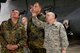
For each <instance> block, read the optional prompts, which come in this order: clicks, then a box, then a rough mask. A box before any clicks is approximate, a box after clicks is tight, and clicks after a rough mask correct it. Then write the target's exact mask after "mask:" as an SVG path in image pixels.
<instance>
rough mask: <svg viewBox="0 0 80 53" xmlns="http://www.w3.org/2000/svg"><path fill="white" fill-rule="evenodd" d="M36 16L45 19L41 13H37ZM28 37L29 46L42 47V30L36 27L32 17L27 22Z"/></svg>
mask: <svg viewBox="0 0 80 53" xmlns="http://www.w3.org/2000/svg"><path fill="white" fill-rule="evenodd" d="M38 18H39V19H40V20H42V21H45V20H44V16H43V15H42V14H40V15H38ZM28 38H29V39H28V41H29V42H28V44H29V47H30V48H43V41H44V30H43V29H41V28H38V27H36V26H35V25H34V24H33V22H32V18H31V19H30V20H29V24H28Z"/></svg>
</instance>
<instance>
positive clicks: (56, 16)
mask: <svg viewBox="0 0 80 53" xmlns="http://www.w3.org/2000/svg"><path fill="white" fill-rule="evenodd" d="M48 14H52V15H54V16H55V19H56V18H57V14H55V13H54V12H48Z"/></svg>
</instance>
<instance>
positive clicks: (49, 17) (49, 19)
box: [46, 12, 57, 23]
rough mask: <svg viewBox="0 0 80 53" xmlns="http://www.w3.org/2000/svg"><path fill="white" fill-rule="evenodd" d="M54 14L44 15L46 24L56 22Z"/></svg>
mask: <svg viewBox="0 0 80 53" xmlns="http://www.w3.org/2000/svg"><path fill="white" fill-rule="evenodd" d="M56 18H57V16H56V14H55V13H53V12H48V13H46V22H48V23H54V22H55V21H56Z"/></svg>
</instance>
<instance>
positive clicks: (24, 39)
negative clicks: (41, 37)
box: [17, 27, 27, 47]
mask: <svg viewBox="0 0 80 53" xmlns="http://www.w3.org/2000/svg"><path fill="white" fill-rule="evenodd" d="M21 32H22V33H21V36H22V38H21V39H20V40H19V43H18V44H17V45H18V46H20V47H23V46H24V45H26V43H27V31H25V28H24V27H23V28H22V31H21Z"/></svg>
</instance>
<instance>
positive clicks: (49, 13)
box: [46, 12, 55, 16]
mask: <svg viewBox="0 0 80 53" xmlns="http://www.w3.org/2000/svg"><path fill="white" fill-rule="evenodd" d="M46 15H53V16H55V14H54V13H52V12H48V13H46Z"/></svg>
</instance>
